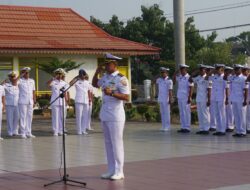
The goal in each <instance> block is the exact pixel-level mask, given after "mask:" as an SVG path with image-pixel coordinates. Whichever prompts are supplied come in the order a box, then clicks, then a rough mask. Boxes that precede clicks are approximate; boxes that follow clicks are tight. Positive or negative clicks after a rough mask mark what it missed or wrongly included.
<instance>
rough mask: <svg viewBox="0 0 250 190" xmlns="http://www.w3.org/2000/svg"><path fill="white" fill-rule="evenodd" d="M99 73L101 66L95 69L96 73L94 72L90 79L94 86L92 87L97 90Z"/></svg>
mask: <svg viewBox="0 0 250 190" xmlns="http://www.w3.org/2000/svg"><path fill="white" fill-rule="evenodd" d="M101 71H102V66H100V65H99V66H98V67H97V69H96V71H95V74H94V77H93V79H92V85H93V86H94V87H96V88H99V86H98V81H99V79H98V75H99V74H100V73H101Z"/></svg>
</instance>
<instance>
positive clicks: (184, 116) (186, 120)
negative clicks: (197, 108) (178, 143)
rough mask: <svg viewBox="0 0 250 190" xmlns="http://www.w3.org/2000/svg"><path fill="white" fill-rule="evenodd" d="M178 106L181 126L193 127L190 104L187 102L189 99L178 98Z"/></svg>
mask: <svg viewBox="0 0 250 190" xmlns="http://www.w3.org/2000/svg"><path fill="white" fill-rule="evenodd" d="M178 107H179V112H180V120H181V128H182V129H188V130H190V128H191V107H190V104H187V100H180V99H178Z"/></svg>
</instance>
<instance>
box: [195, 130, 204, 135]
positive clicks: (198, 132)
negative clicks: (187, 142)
mask: <svg viewBox="0 0 250 190" xmlns="http://www.w3.org/2000/svg"><path fill="white" fill-rule="evenodd" d="M202 132H203V131H197V132H196V133H195V134H197V135H201V134H202Z"/></svg>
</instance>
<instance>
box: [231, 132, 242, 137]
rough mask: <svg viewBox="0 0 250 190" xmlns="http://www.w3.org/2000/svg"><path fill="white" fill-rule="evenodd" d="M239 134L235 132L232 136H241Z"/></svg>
mask: <svg viewBox="0 0 250 190" xmlns="http://www.w3.org/2000/svg"><path fill="white" fill-rule="evenodd" d="M239 135H240V134H238V133H235V134H233V135H232V136H233V137H239Z"/></svg>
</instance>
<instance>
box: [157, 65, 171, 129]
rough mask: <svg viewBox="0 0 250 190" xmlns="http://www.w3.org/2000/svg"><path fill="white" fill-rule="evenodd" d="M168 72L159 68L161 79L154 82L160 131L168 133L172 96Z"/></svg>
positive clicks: (167, 69)
mask: <svg viewBox="0 0 250 190" xmlns="http://www.w3.org/2000/svg"><path fill="white" fill-rule="evenodd" d="M168 71H169V68H165V67H161V68H160V72H161V77H159V78H158V79H157V80H156V84H157V85H158V102H159V104H160V112H161V123H162V128H161V129H160V130H161V131H168V130H169V129H170V104H171V100H172V94H173V81H172V80H171V79H170V78H169V77H168Z"/></svg>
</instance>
